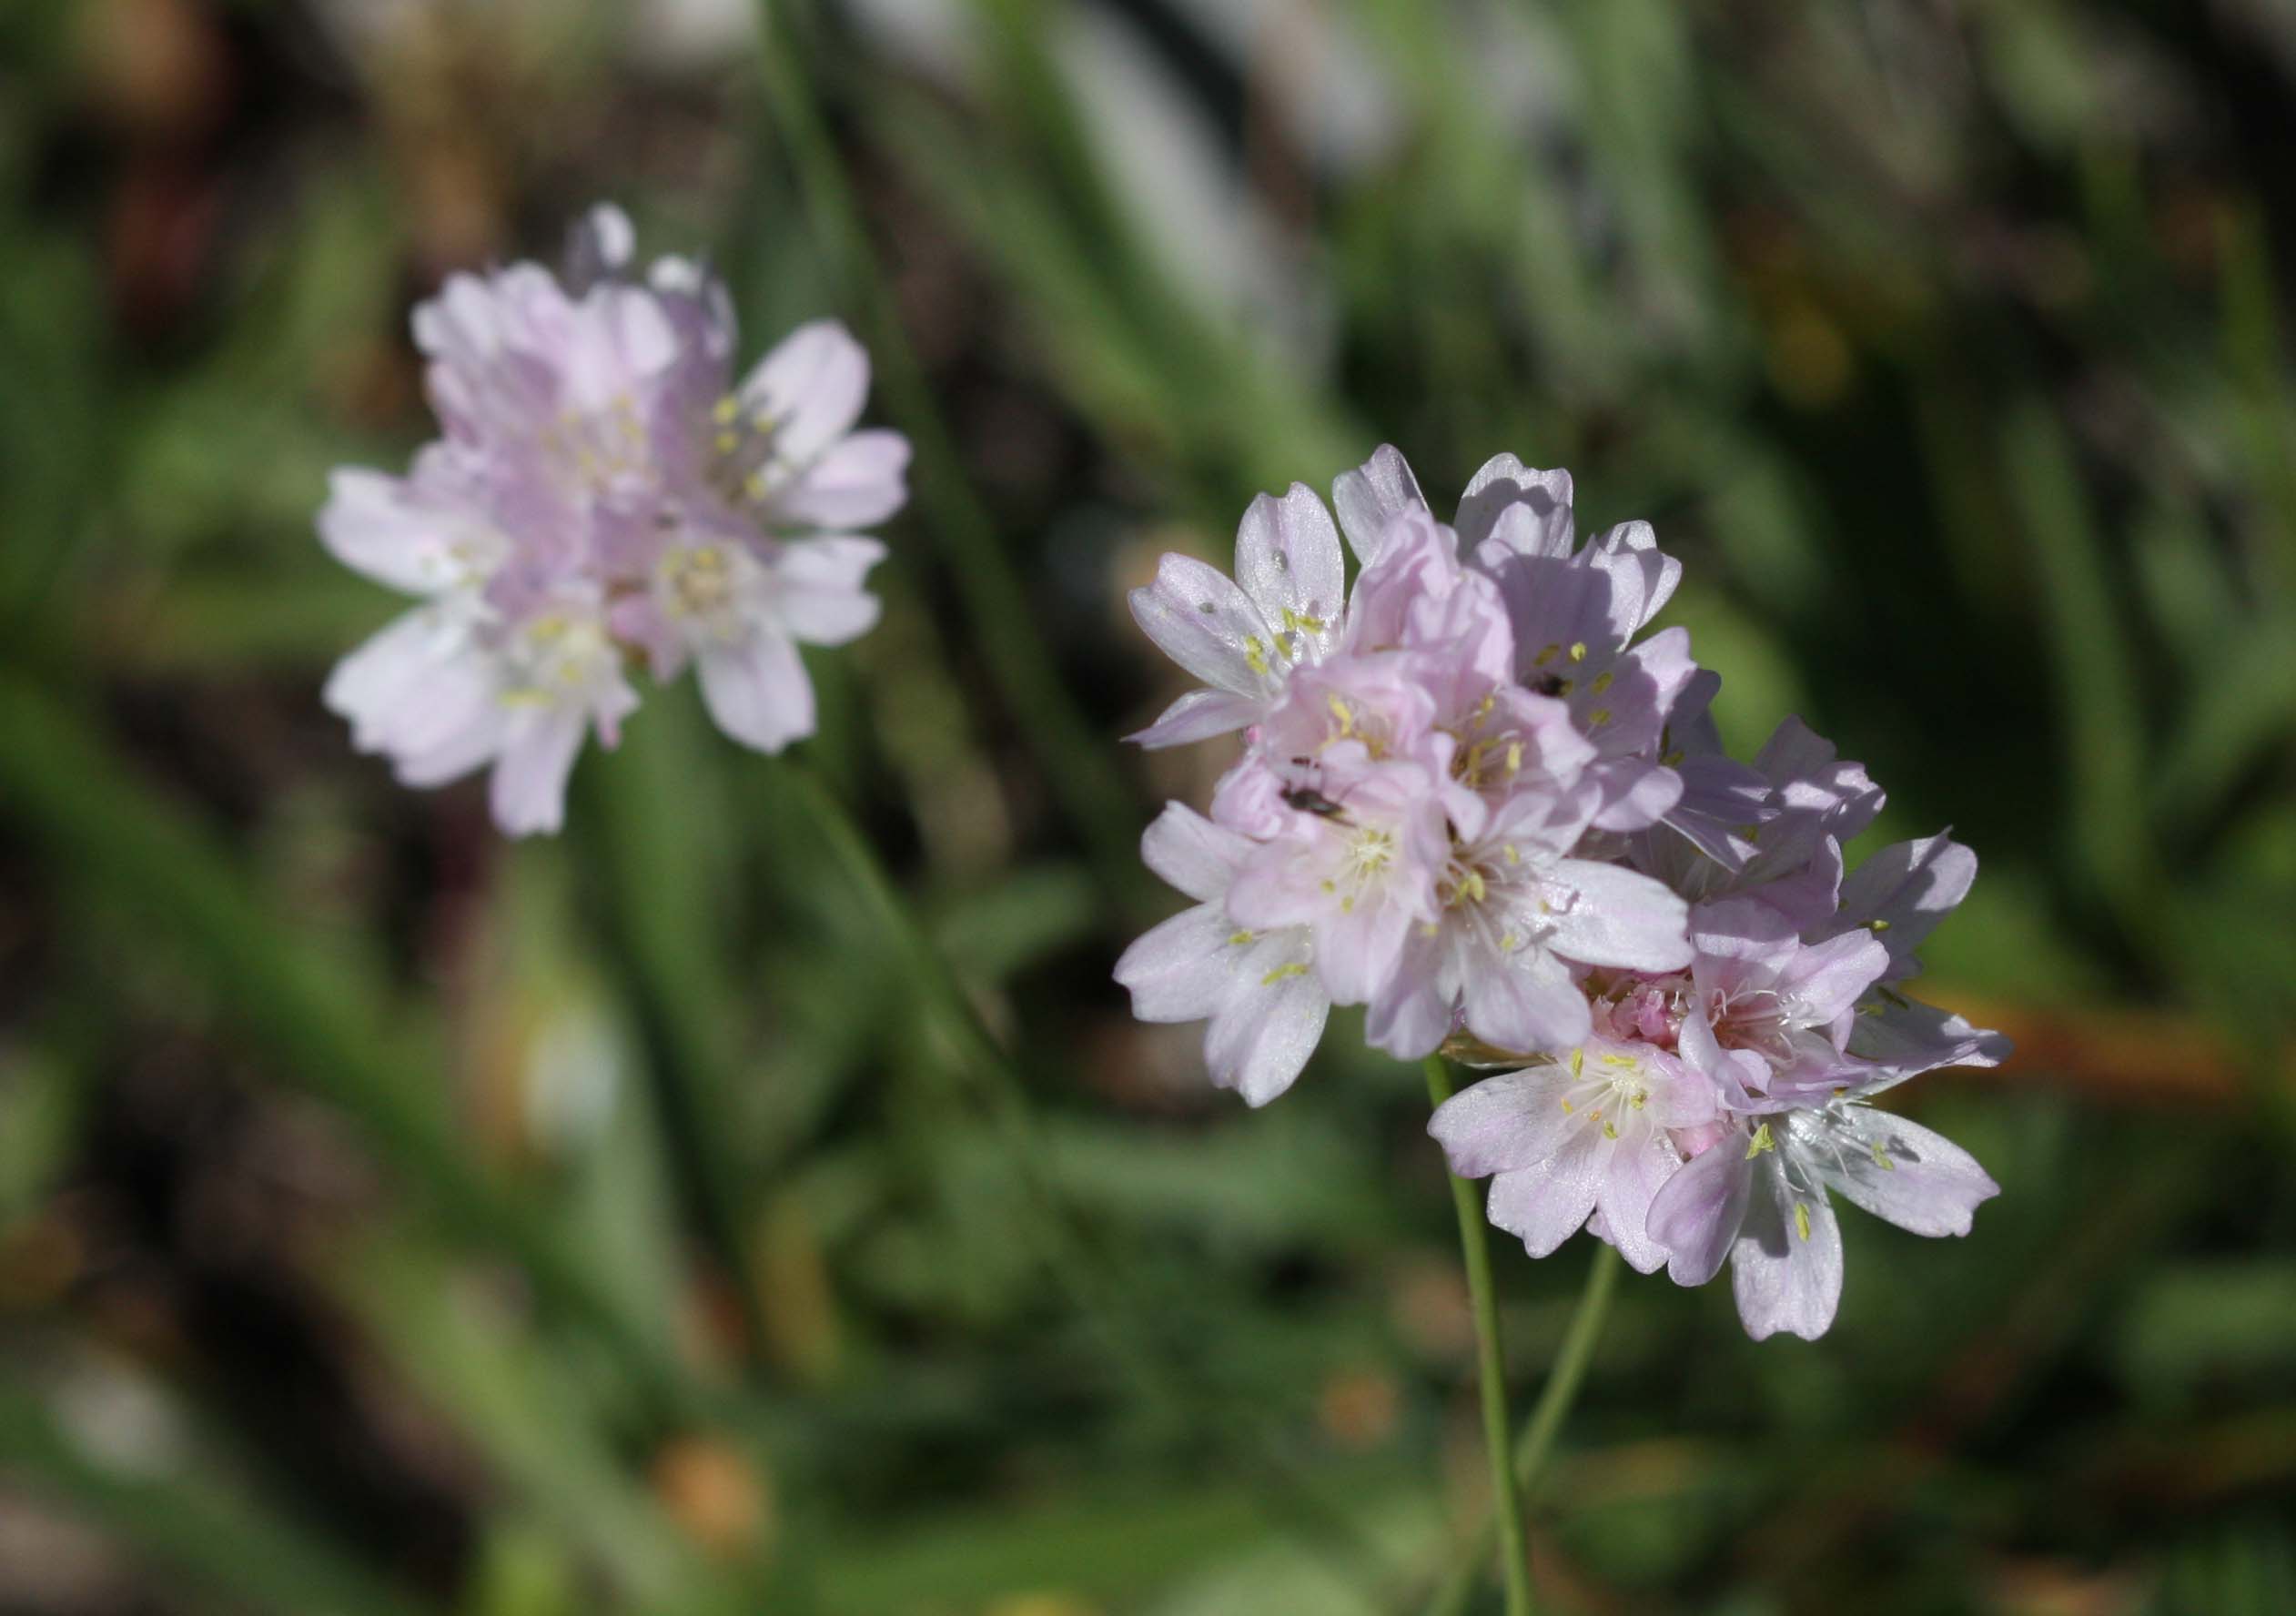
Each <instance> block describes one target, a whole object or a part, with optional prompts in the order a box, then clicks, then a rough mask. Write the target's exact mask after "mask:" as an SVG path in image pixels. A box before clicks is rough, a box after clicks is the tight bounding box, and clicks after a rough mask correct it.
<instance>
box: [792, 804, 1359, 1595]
mask: <svg viewBox="0 0 2296 1616" xmlns="http://www.w3.org/2000/svg"><path fill="white" fill-rule="evenodd" d="M777 773H778V774H779V775H780V777H781V784H782V786H783V788H784V790H785V791H786V792H787V793H788V794H789V795H790V796H791V797H793V798H794V800H795V805H796V807H797V808H798V809H799V811H800V812H801V813H803V814H804V817H805V818H806V819H808V820H810V821H811V822H812V823H813V826H814V830H815V832H816V833H818V834H819V835H820V837H821V839H822V841H823V842H824V843H826V845H827V849H828V852H829V854H830V856H831V858H832V859H833V860H834V862H835V864H837V866H838V868H839V869H840V870H841V871H842V872H843V873H844V874H845V877H846V879H847V880H848V881H850V882H851V883H852V884H853V885H854V886H855V888H857V889H858V890H859V892H860V894H861V895H862V897H863V900H864V902H865V904H866V905H867V907H868V909H869V910H870V912H871V914H872V915H873V916H874V918H875V921H876V922H877V924H879V926H881V927H882V928H883V930H884V932H885V935H886V936H887V937H889V938H890V939H892V941H893V943H894V944H895V947H897V948H898V949H899V950H900V952H901V954H902V955H903V963H904V964H905V966H906V967H907V970H908V974H909V980H910V981H911V982H912V983H913V984H914V985H915V986H916V987H917V989H918V991H919V992H920V993H921V994H922V995H924V998H925V1016H926V1020H927V1022H928V1025H930V1028H931V1030H932V1032H933V1033H934V1035H936V1037H937V1038H938V1039H939V1040H940V1041H942V1042H943V1043H944V1044H945V1045H946V1053H947V1054H948V1055H949V1056H950V1057H951V1058H952V1060H953V1062H954V1064H955V1065H956V1066H959V1067H961V1068H962V1069H963V1070H964V1072H965V1073H966V1075H967V1076H969V1077H970V1079H971V1080H972V1082H973V1083H974V1085H975V1086H976V1088H977V1090H978V1092H979V1096H980V1098H981V1099H982V1101H983V1103H984V1104H985V1105H986V1107H987V1109H988V1111H989V1113H990V1116H991V1117H992V1119H993V1121H994V1122H995V1124H996V1127H997V1129H998V1131H999V1133H1000V1134H1001V1135H1002V1136H1003V1142H1004V1146H1005V1149H1006V1153H1007V1156H1008V1158H1009V1159H1010V1161H1011V1164H1012V1168H1013V1173H1014V1176H1015V1178H1016V1181H1017V1183H1018V1184H1019V1185H1020V1187H1021V1189H1022V1192H1023V1193H1024V1194H1025V1195H1026V1196H1027V1197H1028V1198H1029V1200H1030V1202H1031V1203H1032V1214H1033V1215H1032V1216H1031V1217H1029V1219H1028V1220H1027V1221H1028V1229H1027V1236H1028V1237H1030V1238H1032V1239H1033V1240H1035V1241H1036V1243H1037V1256H1038V1260H1040V1261H1041V1262H1042V1263H1043V1264H1044V1266H1045V1267H1046V1268H1047V1270H1048V1271H1049V1272H1050V1273H1051V1275H1052V1277H1053V1280H1054V1282H1055V1283H1056V1284H1057V1285H1058V1286H1059V1287H1060V1288H1061V1289H1062V1290H1063V1291H1064V1292H1065V1293H1066V1294H1067V1298H1068V1300H1069V1304H1070V1305H1071V1306H1072V1307H1074V1308H1076V1309H1077V1313H1078V1315H1079V1316H1080V1317H1081V1318H1084V1320H1085V1321H1086V1322H1087V1324H1089V1325H1090V1326H1092V1327H1093V1328H1095V1330H1096V1331H1097V1333H1098V1334H1099V1335H1100V1336H1101V1337H1102V1338H1103V1339H1104V1340H1105V1342H1106V1344H1107V1348H1108V1353H1109V1356H1110V1358H1112V1359H1113V1360H1114V1361H1115V1362H1116V1363H1117V1364H1118V1367H1119V1369H1121V1370H1122V1372H1123V1373H1124V1374H1125V1375H1126V1377H1127V1378H1128V1379H1130V1380H1131V1381H1133V1382H1134V1383H1135V1386H1136V1388H1137V1389H1138V1391H1139V1393H1140V1394H1141V1395H1142V1396H1143V1397H1145V1398H1146V1399H1148V1400H1149V1401H1150V1402H1152V1403H1156V1404H1159V1405H1161V1406H1162V1407H1163V1408H1165V1409H1169V1410H1172V1411H1173V1412H1175V1413H1177V1414H1178V1415H1179V1416H1181V1417H1182V1418H1188V1417H1190V1416H1196V1417H1198V1418H1201V1417H1204V1404H1205V1403H1206V1401H1207V1399H1206V1398H1204V1397H1203V1396H1200V1395H1199V1392H1198V1390H1197V1389H1196V1388H1195V1387H1194V1386H1193V1385H1192V1384H1191V1383H1190V1382H1189V1381H1188V1380H1187V1379H1185V1378H1184V1377H1183V1376H1182V1375H1181V1374H1180V1373H1179V1372H1178V1370H1177V1369H1174V1368H1173V1367H1172V1366H1171V1365H1169V1364H1168V1363H1166V1362H1165V1361H1164V1359H1163V1358H1162V1357H1161V1355H1160V1354H1159V1353H1158V1352H1157V1351H1156V1350H1155V1349H1154V1348H1153V1346H1152V1341H1153V1327H1152V1325H1151V1324H1150V1323H1149V1322H1148V1321H1147V1320H1144V1319H1141V1318H1138V1317H1136V1316H1135V1315H1136V1311H1137V1310H1136V1309H1134V1308H1132V1307H1131V1305H1130V1304H1129V1302H1128V1299H1127V1298H1124V1297H1123V1296H1122V1295H1120V1294H1119V1293H1118V1291H1117V1290H1116V1289H1115V1288H1113V1287H1111V1286H1110V1285H1108V1282H1107V1281H1106V1279H1105V1278H1103V1267H1104V1265H1102V1264H1100V1263H1099V1262H1097V1261H1096V1260H1095V1259H1094V1257H1093V1256H1092V1254H1091V1252H1090V1251H1088V1250H1087V1248H1086V1247H1085V1244H1084V1242H1083V1240H1082V1238H1081V1237H1080V1236H1079V1234H1078V1232H1077V1226H1076V1222H1075V1219H1074V1218H1073V1217H1071V1216H1070V1214H1069V1208H1068V1206H1067V1199H1066V1197H1065V1196H1064V1194H1063V1193H1062V1191H1061V1190H1060V1188H1059V1187H1058V1186H1057V1185H1056V1184H1055V1183H1054V1182H1053V1178H1052V1175H1051V1174H1050V1172H1049V1171H1048V1169H1047V1165H1046V1163H1047V1154H1046V1146H1045V1145H1044V1143H1043V1142H1042V1139H1041V1137H1040V1136H1038V1134H1037V1127H1036V1123H1035V1118H1034V1116H1033V1115H1032V1113H1031V1110H1030V1106H1029V1101H1028V1096H1027V1093H1026V1092H1025V1091H1024V1090H1023V1088H1022V1086H1021V1081H1020V1076H1019V1074H1018V1073H1017V1072H1016V1071H1015V1070H1014V1068H1013V1066H1012V1062H1011V1061H1010V1059H1009V1058H1008V1057H1007V1056H1006V1054H1005V1052H1004V1050H1003V1049H1002V1048H1001V1047H1000V1046H999V1045H998V1044H997V1043H996V1038H995V1036H994V1035H991V1034H990V1032H989V1030H988V1028H987V1027H986V1025H984V1024H983V1023H982V1021H981V1018H980V1014H979V1012H978V1011H977V1010H976V1009H975V1007H974V1005H973V1001H972V999H971V997H970V996H969V995H967V994H966V990H965V985H964V984H963V982H962V981H960V980H959V979H958V977H957V975H956V972H955V971H953V970H952V969H951V968H950V966H949V965H948V962H947V960H946V958H945V957H944V956H943V955H942V954H941V951H940V949H939V947H938V946H937V945H936V944H935V943H934V941H933V939H932V937H931V936H930V935H929V934H927V933H926V931H925V927H924V926H923V925H922V924H919V922H918V921H917V918H916V916H915V914H914V913H913V912H912V911H911V909H910V907H909V905H908V904H907V903H906V901H905V899H904V898H903V896H902V894H901V892H900V889H899V888H898V887H896V886H895V884H894V881H893V877H892V875H891V874H890V873H888V872H887V871H886V869H885V865H884V864H883V863H882V862H880V861H879V859H878V858H877V855H876V852H875V848H874V847H873V846H872V845H871V844H870V842H869V839H868V837H867V836H866V835H865V834H864V833H863V832H862V830H861V827H860V826H859V825H858V824H856V823H855V822H854V820H853V817H852V815H851V814H850V813H848V812H847V810H846V808H845V804H844V803H843V802H842V801H841V800H840V799H839V798H838V797H837V796H836V794H835V793H834V792H833V791H831V790H830V788H829V787H828V786H827V785H826V784H824V783H823V782H822V780H821V779H820V778H819V777H818V776H817V775H816V774H814V773H813V772H812V771H811V770H810V769H808V768H806V767H804V765H803V764H800V763H794V762H793V761H790V760H786V759H784V760H783V762H782V764H781V766H780V768H779V769H778V770H777ZM1216 1412H1217V1418H1218V1419H1219V1420H1220V1421H1221V1422H1223V1423H1226V1422H1229V1421H1233V1420H1237V1419H1245V1420H1253V1421H1254V1422H1255V1423H1257V1420H1256V1417H1255V1414H1254V1411H1252V1410H1238V1409H1219V1410H1217V1411H1216ZM1247 1462H1248V1463H1249V1465H1250V1466H1251V1467H1252V1469H1253V1470H1256V1471H1257V1472H1258V1473H1259V1478H1260V1480H1261V1481H1262V1483H1263V1485H1264V1488H1265V1492H1264V1495H1263V1496H1261V1498H1260V1504H1261V1507H1262V1508H1263V1509H1265V1510H1267V1512H1268V1514H1269V1518H1270V1519H1271V1520H1275V1521H1276V1522H1277V1523H1278V1524H1279V1526H1281V1527H1282V1528H1284V1529H1285V1530H1289V1531H1293V1532H1296V1533H1297V1534H1299V1535H1300V1537H1301V1538H1302V1539H1303V1540H1308V1541H1310V1542H1312V1543H1314V1544H1316V1545H1318V1546H1319V1547H1321V1548H1324V1549H1328V1550H1330V1551H1331V1552H1333V1553H1334V1554H1336V1555H1340V1556H1344V1557H1345V1558H1346V1559H1347V1560H1350V1562H1351V1563H1352V1564H1353V1566H1354V1567H1355V1569H1356V1571H1357V1572H1358V1573H1359V1574H1360V1575H1361V1576H1362V1577H1363V1579H1364V1580H1365V1581H1366V1583H1367V1584H1385V1583H1387V1582H1389V1581H1391V1567H1389V1566H1388V1565H1387V1564H1386V1563H1385V1560H1384V1557H1383V1556H1381V1554H1380V1553H1379V1552H1378V1551H1377V1550H1376V1549H1375V1548H1374V1547H1373V1546H1372V1545H1371V1544H1369V1543H1368V1542H1366V1541H1364V1540H1363V1539H1362V1536H1361V1534H1360V1531H1358V1530H1356V1528H1355V1527H1354V1526H1353V1524H1352V1523H1351V1522H1350V1521H1349V1520H1347V1519H1346V1518H1345V1517H1344V1516H1342V1515H1340V1514H1339V1513H1337V1512H1335V1511H1334V1510H1332V1509H1331V1508H1330V1506H1328V1505H1327V1504H1326V1503H1325V1502H1324V1501H1323V1500H1322V1499H1321V1498H1320V1497H1319V1496H1318V1495H1317V1493H1316V1491H1315V1490H1314V1489H1313V1487H1312V1486H1311V1485H1310V1483H1309V1481H1308V1480H1307V1479H1306V1478H1305V1477H1303V1476H1302V1475H1301V1474H1300V1471H1299V1470H1298V1468H1297V1467H1296V1466H1294V1465H1292V1464H1291V1463H1290V1462H1289V1461H1287V1460H1286V1459H1284V1458H1283V1457H1282V1456H1281V1455H1280V1454H1279V1453H1277V1452H1276V1451H1275V1450H1274V1449H1272V1448H1264V1449H1257V1450H1253V1451H1251V1452H1249V1454H1248V1455H1247Z"/></svg>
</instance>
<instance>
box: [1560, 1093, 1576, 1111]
mask: <svg viewBox="0 0 2296 1616" xmlns="http://www.w3.org/2000/svg"><path fill="white" fill-rule="evenodd" d="M1577 1109H1578V1107H1576V1106H1573V1105H1572V1104H1571V1101H1570V1096H1567V1095H1566V1096H1563V1110H1564V1111H1566V1112H1571V1113H1575V1112H1576V1111H1577Z"/></svg>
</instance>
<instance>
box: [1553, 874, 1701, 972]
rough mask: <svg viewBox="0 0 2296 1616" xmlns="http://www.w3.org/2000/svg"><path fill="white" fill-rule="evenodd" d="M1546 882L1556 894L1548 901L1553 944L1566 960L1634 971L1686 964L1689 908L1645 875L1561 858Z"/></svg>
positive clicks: (1656, 969)
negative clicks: (1614, 966) (1551, 914)
mask: <svg viewBox="0 0 2296 1616" xmlns="http://www.w3.org/2000/svg"><path fill="white" fill-rule="evenodd" d="M1549 885H1550V889H1551V890H1552V891H1553V893H1554V894H1555V896H1553V897H1550V898H1549V900H1548V902H1549V904H1551V906H1552V907H1553V910H1554V914H1555V928H1554V933H1553V937H1552V939H1551V945H1552V946H1553V949H1554V951H1555V952H1556V953H1557V954H1562V955H1563V957H1564V958H1566V959H1574V960H1577V961H1579V962H1580V963H1582V964H1583V965H1623V966H1624V967H1626V968H1627V969H1629V970H1634V971H1677V970H1680V969H1681V968H1682V967H1683V966H1684V965H1688V964H1690V961H1691V947H1690V938H1689V935H1688V931H1687V927H1688V924H1689V919H1690V911H1689V906H1688V905H1687V904H1684V902H1683V901H1682V900H1681V899H1680V898H1678V897H1676V896H1675V895H1674V894H1673V893H1671V892H1669V891H1667V890H1666V888H1665V887H1664V885H1662V884H1659V883H1658V882H1655V881H1653V880H1652V879H1651V878H1650V877H1649V876H1647V875H1641V874H1636V873H1635V872H1633V871H1632V870H1626V869H1622V868H1620V867H1619V866H1618V865H1616V864H1592V863H1589V862H1588V861H1586V860H1584V859H1563V860H1561V861H1559V862H1558V863H1557V864H1555V866H1554V871H1553V875H1552V876H1551V877H1550V879H1549ZM1558 899H1559V901H1558Z"/></svg>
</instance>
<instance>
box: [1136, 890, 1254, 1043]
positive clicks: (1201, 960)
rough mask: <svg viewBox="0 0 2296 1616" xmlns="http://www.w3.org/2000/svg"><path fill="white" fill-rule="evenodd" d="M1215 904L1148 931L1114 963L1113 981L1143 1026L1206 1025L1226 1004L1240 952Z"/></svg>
mask: <svg viewBox="0 0 2296 1616" xmlns="http://www.w3.org/2000/svg"><path fill="white" fill-rule="evenodd" d="M1235 931H1236V927H1235V925H1234V924H1232V923H1231V922H1230V921H1229V918H1228V917H1227V916H1226V915H1225V914H1221V913H1220V910H1219V904H1197V905H1196V907H1194V908H1193V909H1185V910H1182V911H1181V912H1180V913H1179V914H1175V915H1173V916H1172V917H1171V919H1169V920H1168V921H1165V922H1163V923H1162V924H1159V925H1157V926H1154V927H1152V928H1150V929H1149V930H1148V932H1147V933H1146V934H1143V935H1142V936H1141V937H1140V938H1139V939H1138V941H1136V942H1135V943H1134V944H1132V945H1131V946H1130V947H1129V948H1128V949H1126V950H1125V951H1124V953H1123V954H1121V955H1120V956H1119V957H1118V960H1117V962H1116V979H1117V981H1118V982H1119V983H1121V984H1122V985H1124V987H1125V989H1126V991H1127V992H1128V993H1130V994H1131V995H1132V1014H1133V1015H1135V1016H1137V1017H1138V1019H1140V1020H1142V1021H1206V1020H1209V1019H1210V1017H1211V1016H1212V1015H1213V1013H1214V1012H1216V1011H1217V1010H1219V1007H1220V1006H1221V1005H1223V1004H1225V1003H1227V1002H1228V1000H1229V997H1230V996H1231V995H1232V992H1233V989H1234V987H1235V983H1236V974H1237V972H1238V971H1239V969H1240V967H1241V965H1242V960H1243V954H1244V950H1243V948H1242V947H1240V946H1239V945H1238V944H1236V943H1235V941H1234V935H1235Z"/></svg>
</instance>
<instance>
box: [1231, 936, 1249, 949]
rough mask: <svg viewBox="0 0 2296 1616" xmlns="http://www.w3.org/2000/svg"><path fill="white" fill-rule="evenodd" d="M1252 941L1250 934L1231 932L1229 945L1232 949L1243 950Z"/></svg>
mask: <svg viewBox="0 0 2296 1616" xmlns="http://www.w3.org/2000/svg"><path fill="white" fill-rule="evenodd" d="M1250 941H1251V934H1250V933H1249V932H1230V933H1229V934H1228V945H1229V947H1230V948H1241V947H1243V946H1244V944H1247V943H1249V942H1250Z"/></svg>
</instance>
